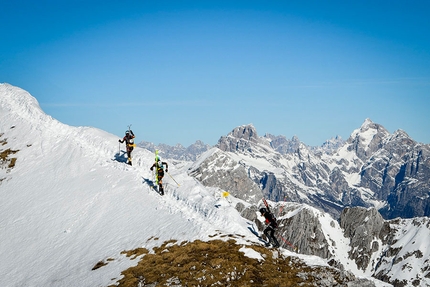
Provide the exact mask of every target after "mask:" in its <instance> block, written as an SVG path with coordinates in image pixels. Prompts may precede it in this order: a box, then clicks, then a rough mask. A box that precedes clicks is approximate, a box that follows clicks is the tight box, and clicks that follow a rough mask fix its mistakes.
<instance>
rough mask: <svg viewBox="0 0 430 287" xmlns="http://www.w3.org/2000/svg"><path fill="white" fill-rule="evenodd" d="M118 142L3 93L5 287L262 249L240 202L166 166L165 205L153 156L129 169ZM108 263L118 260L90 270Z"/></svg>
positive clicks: (145, 154)
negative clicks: (172, 246) (181, 256)
mask: <svg viewBox="0 0 430 287" xmlns="http://www.w3.org/2000/svg"><path fill="white" fill-rule="evenodd" d="M127 124H128V123H127ZM118 139H119V138H118V137H117V136H115V135H112V134H109V133H106V132H104V131H101V130H98V129H95V128H90V127H71V126H67V125H64V124H62V123H60V122H58V121H57V120H55V119H53V118H52V117H50V116H48V115H46V114H45V113H44V112H43V111H42V110H41V109H40V107H39V104H38V103H37V100H36V99H35V98H34V97H32V96H31V95H30V94H28V93H27V92H26V91H24V90H22V89H19V88H17V87H13V86H11V85H8V84H0V150H7V149H11V150H15V151H17V152H16V153H15V154H13V155H10V157H16V158H17V160H16V163H15V166H14V167H13V168H7V167H6V166H5V165H4V164H3V165H2V164H1V162H0V198H1V201H0V242H1V244H0V274H1V275H2V276H0V286H13V287H15V286H56V287H57V286H84V287H85V286H107V285H109V284H113V283H114V282H116V281H117V280H118V279H119V278H120V277H121V275H120V273H121V271H122V270H124V269H126V268H128V267H129V266H132V265H134V264H136V261H135V260H134V261H133V260H132V259H130V258H129V257H126V256H125V255H121V251H123V250H130V249H135V248H137V247H145V248H147V249H149V250H151V249H152V248H153V247H154V246H159V245H161V244H162V242H164V241H166V240H170V239H175V240H178V241H179V242H181V241H192V240H195V239H201V240H213V239H217V238H223V236H222V235H224V234H240V235H243V237H238V238H242V239H237V240H243V242H245V241H253V242H256V243H258V238H257V237H256V236H255V235H253V234H252V233H251V232H250V230H249V229H248V227H249V226H250V224H252V223H251V222H248V221H247V220H246V219H244V218H242V217H241V216H240V215H239V213H238V212H237V211H236V210H235V209H234V207H233V206H235V204H236V203H237V202H238V201H239V200H238V199H235V198H230V199H229V201H227V200H226V199H225V198H222V197H221V196H220V194H221V190H219V189H217V188H206V187H204V186H202V185H201V184H200V183H199V182H197V181H196V180H195V179H194V178H192V177H189V176H188V175H187V168H188V167H189V165H188V163H186V162H175V163H174V162H169V161H168V162H169V174H170V175H171V176H172V177H173V178H174V179H175V180H176V182H178V183H179V184H180V186H178V185H177V184H176V183H175V181H173V180H172V178H171V177H170V176H169V175H166V176H165V179H164V182H165V186H166V188H165V189H166V195H165V196H160V195H159V194H157V193H156V192H155V191H154V190H152V189H151V188H150V187H149V185H148V184H147V182H148V181H151V180H152V178H153V175H152V173H151V172H150V170H149V167H150V166H151V165H152V163H153V158H154V155H153V154H152V153H151V152H149V151H148V150H145V149H142V148H136V149H135V150H134V152H133V158H134V161H133V166H129V165H126V164H125V163H124V162H123V161H124V160H125V156H124V153H125V152H124V146H120V145H119V143H118ZM243 251H244V252H245V253H246V254H247V256H249V257H253V258H259V255H258V254H254V253H252V250H251V249H248V248H246V247H244V248H243ZM283 252H284V253H290V252H288V251H283ZM291 254H292V253H291ZM299 256H300V257H301V258H302V259H304V260H305V261H306V262H308V264H313V265H326V263H325V262H324V260H323V259H321V258H319V257H316V256H304V255H299ZM107 259H113V260H112V261H110V262H109V264H108V265H106V266H104V267H103V268H99V269H97V270H95V271H92V270H91V269H92V268H93V267H94V266H95V264H96V263H97V262H99V261H105V260H107ZM375 283H377V286H388V285H387V284H384V283H382V282H379V281H375Z"/></svg>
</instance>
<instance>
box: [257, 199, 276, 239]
mask: <svg viewBox="0 0 430 287" xmlns="http://www.w3.org/2000/svg"><path fill="white" fill-rule="evenodd" d="M260 214H261V215H262V216H264V218H265V223H266V224H267V227H266V228H265V229H264V231H263V233H264V235H266V237H267V239H268V240H269V244H272V245H273V247H279V242H278V240H277V239H276V238H275V229H276V228H278V223H277V222H276V218H275V216H274V215H273V214H272V213H271V212H270V211H269V210H268V209H266V208H264V207H263V208H260Z"/></svg>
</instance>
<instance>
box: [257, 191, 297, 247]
mask: <svg viewBox="0 0 430 287" xmlns="http://www.w3.org/2000/svg"><path fill="white" fill-rule="evenodd" d="M263 204H264V206H266V208H267V211H268V212H270V213H272V212H271V211H270V207H269V204H268V203H267V201H266V199H265V198H264V197H263ZM272 214H273V213H272ZM273 216H274V215H273ZM279 237H280V238H281V239H282V241H284V242H285V243H286V244H287V245H289V246H290V247H291V248H293V250H294V251H297V247H296V246H294V245H293V244H291V242H289V241H288V240H286V239H285V238H284V237H283V236H282V235H279Z"/></svg>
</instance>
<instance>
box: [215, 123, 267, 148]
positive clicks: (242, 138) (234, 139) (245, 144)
mask: <svg viewBox="0 0 430 287" xmlns="http://www.w3.org/2000/svg"><path fill="white" fill-rule="evenodd" d="M264 143H265V141H264V140H262V139H260V138H259V137H258V134H257V131H256V129H255V127H254V126H253V125H246V126H240V127H237V128H235V129H234V130H232V131H231V132H230V133H229V134H228V135H227V136H222V137H221V138H220V139H219V140H218V143H217V144H216V147H218V148H219V149H220V150H222V151H227V152H242V153H252V152H253V151H254V149H255V148H256V147H257V146H258V147H259V148H261V145H264ZM269 150H270V146H269V145H268V144H267V150H266V151H267V152H269Z"/></svg>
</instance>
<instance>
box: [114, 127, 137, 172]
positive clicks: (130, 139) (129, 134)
mask: <svg viewBox="0 0 430 287" xmlns="http://www.w3.org/2000/svg"><path fill="white" fill-rule="evenodd" d="M118 141H119V142H120V143H123V142H125V146H126V149H127V163H128V164H129V165H132V164H131V152H132V151H133V149H134V147H135V146H136V144H135V143H134V133H133V131H132V130H127V131H126V132H125V136H124V137H123V138H122V140H118Z"/></svg>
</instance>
